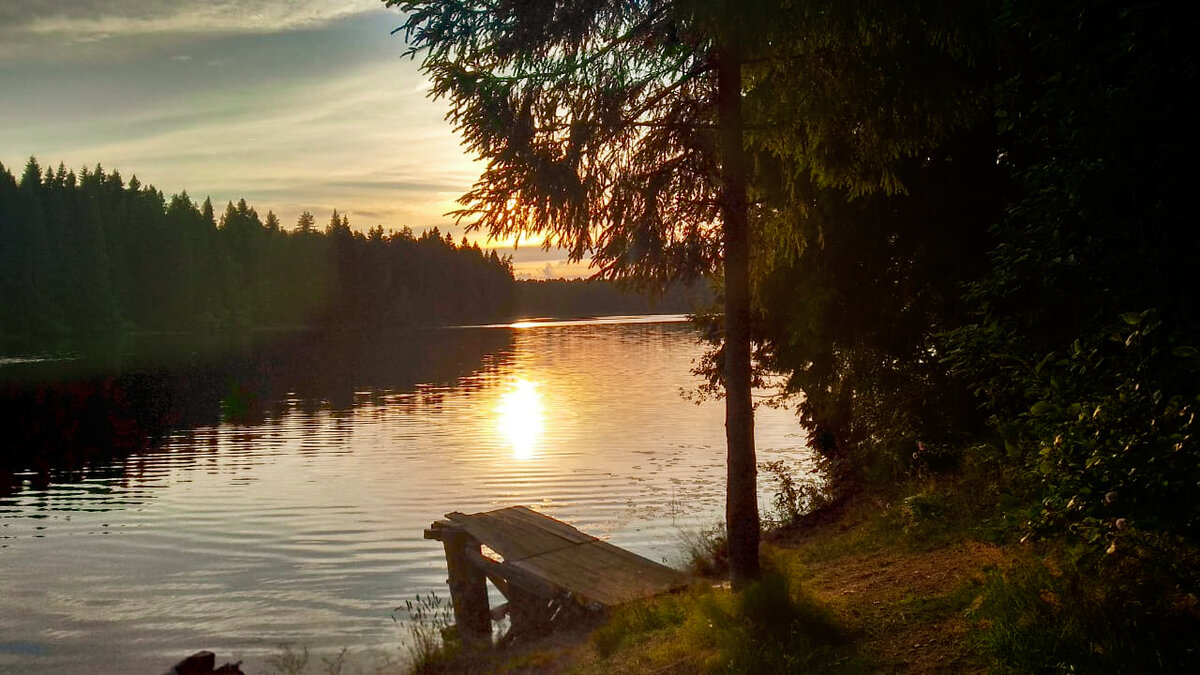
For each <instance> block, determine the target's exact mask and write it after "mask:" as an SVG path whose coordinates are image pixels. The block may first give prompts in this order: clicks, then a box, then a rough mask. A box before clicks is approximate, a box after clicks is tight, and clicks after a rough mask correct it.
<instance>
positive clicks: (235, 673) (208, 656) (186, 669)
mask: <svg viewBox="0 0 1200 675" xmlns="http://www.w3.org/2000/svg"><path fill="white" fill-rule="evenodd" d="M216 665H217V655H216V654H213V653H212V652H196V653H195V654H192V655H191V656H189V657H187V658H186V659H184V660H182V661H180V662H179V663H177V664H175V667H174V668H171V669H170V670H168V671H167V672H166V675H246V674H245V673H243V672H242V667H241V666H242V662H241V661H238V662H237V663H226V664H225V665H223V666H221V667H220V668H216V669H215V670H214V666H216Z"/></svg>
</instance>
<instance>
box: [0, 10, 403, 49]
mask: <svg viewBox="0 0 1200 675" xmlns="http://www.w3.org/2000/svg"><path fill="white" fill-rule="evenodd" d="M382 7H383V4H382V3H381V2H379V0H212V1H211V2H180V1H179V0H78V1H76V2H57V1H56V2H47V1H46V0H5V1H4V2H3V3H0V55H3V56H10V57H15V56H21V55H22V54H26V53H28V50H29V48H31V47H33V48H36V47H43V48H44V47H47V46H52V45H70V44H81V45H95V44H96V43H122V42H123V43H124V44H123V45H122V47H124V48H128V47H129V44H130V43H129V42H128V41H129V40H130V39H133V38H147V37H159V38H162V37H164V36H179V35H190V36H205V35H234V34H247V33H249V34H265V33H282V32H287V31H292V30H299V29H306V28H312V27H314V26H319V25H323V24H327V23H329V22H333V21H337V20H339V19H344V18H346V17H349V16H352V15H356V14H363V13H367V12H373V11H379V10H381V9H382Z"/></svg>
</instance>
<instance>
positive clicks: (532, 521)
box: [491, 506, 596, 544]
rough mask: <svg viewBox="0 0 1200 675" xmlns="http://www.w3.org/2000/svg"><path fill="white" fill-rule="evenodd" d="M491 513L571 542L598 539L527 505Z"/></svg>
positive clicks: (579, 542)
mask: <svg viewBox="0 0 1200 675" xmlns="http://www.w3.org/2000/svg"><path fill="white" fill-rule="evenodd" d="M491 514H493V515H495V516H496V517H497V518H502V519H504V520H507V521H511V522H518V523H524V524H527V525H529V526H531V527H536V528H539V529H542V530H545V531H547V532H550V533H552V534H554V535H556V536H559V537H562V538H563V539H565V540H567V541H569V542H571V543H575V544H582V543H584V542H588V541H596V538H595V537H593V536H592V535H590V534H587V533H585V532H581V531H580V530H578V529H576V528H575V527H573V526H571V525H569V524H567V523H564V522H563V521H561V520H557V519H555V518H551V517H550V516H547V515H546V514H544V513H538V512H537V511H534V510H533V509H531V508H529V507H527V506H513V507H509V508H507V509H500V510H497V511H492V512H491Z"/></svg>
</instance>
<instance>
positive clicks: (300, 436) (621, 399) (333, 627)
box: [0, 317, 808, 673]
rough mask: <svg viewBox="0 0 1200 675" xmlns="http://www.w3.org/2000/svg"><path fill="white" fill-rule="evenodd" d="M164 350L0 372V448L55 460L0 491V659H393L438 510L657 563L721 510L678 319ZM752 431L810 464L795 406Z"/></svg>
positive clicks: (113, 662)
mask: <svg viewBox="0 0 1200 675" xmlns="http://www.w3.org/2000/svg"><path fill="white" fill-rule="evenodd" d="M164 342H172V340H163V339H161V338H156V339H154V340H149V341H148V340H142V341H140V342H139V341H134V342H133V343H126V344H122V345H117V346H115V347H110V348H108V350H107V351H105V352H104V353H103V354H101V355H99V356H97V355H93V354H89V355H78V354H77V355H73V356H72V357H71V358H61V359H39V358H38V357H37V356H30V355H20V356H13V357H10V358H8V359H6V360H4V362H2V363H0V383H3V384H5V385H6V387H7V389H6V393H7V396H8V401H7V407H8V408H9V410H8V411H6V414H7V415H9V419H10V423H11V421H12V419H13V418H14V417H16V418H17V424H18V425H19V426H10V433H15V432H12V431H11V430H12V429H17V428H20V429H22V430H23V431H22V432H21V433H23V434H24V435H23V436H21V437H20V438H19V439H18V443H17V445H19V446H20V447H17V448H16V449H14V448H9V450H8V451H9V452H10V453H13V452H22V451H23V452H30V447H31V446H34V445H37V446H38V447H37V448H34V449H35V450H37V451H38V453H41V452H43V450H42V448H44V452H46V453H49V454H50V455H53V456H54V457H55V458H56V459H55V460H54V462H57V464H53V463H51V462H49V461H48V460H47V461H43V464H44V466H43V465H39V464H36V463H35V464H33V465H32V466H42V470H40V471H29V470H27V469H29V467H28V466H26V467H25V469H26V470H20V471H16V472H15V475H14V476H12V477H10V479H9V481H8V482H9V483H10V485H11V487H10V489H9V490H8V493H7V496H0V671H3V672H5V673H68V672H85V671H86V672H94V673H106V672H111V673H118V672H121V673H125V672H146V673H157V672H162V671H163V670H165V669H166V668H167V667H168V666H170V665H171V664H172V663H174V662H175V661H177V660H178V659H180V658H182V657H183V656H186V655H187V654H189V653H191V652H193V651H196V650H200V649H209V650H212V651H215V652H216V653H217V655H218V663H220V662H222V661H223V660H238V659H244V660H245V664H244V667H245V668H246V669H247V672H263V670H264V668H265V663H266V662H265V659H266V658H267V657H268V656H269V655H270V654H272V653H276V652H277V651H278V648H279V645H280V644H281V643H292V644H294V645H306V646H307V647H308V648H309V650H310V651H311V653H312V655H313V657H312V664H313V665H314V666H319V665H320V657H321V656H329V655H333V654H336V653H337V652H338V651H339V650H340V649H341V648H343V647H346V648H348V649H349V651H350V654H351V656H352V657H353V659H354V660H355V661H356V662H357V663H359V664H372V663H379V662H380V661H382V660H383V659H385V658H391V659H393V660H396V659H400V658H403V654H404V649H403V641H404V639H405V635H406V631H405V630H404V625H403V624H404V622H405V621H407V613H406V612H405V611H404V610H403V609H401V610H400V611H398V612H394V610H395V609H396V608H397V607H401V608H402V607H403V605H404V602H405V600H411V599H413V598H414V596H416V595H417V594H418V593H419V594H422V595H424V594H427V593H429V592H431V591H436V592H437V593H438V594H439V595H440V596H442V597H443V598H448V592H447V591H446V587H445V584H444V581H445V576H446V572H445V561H444V559H443V556H442V551H441V545H440V544H439V543H437V542H432V541H425V540H424V539H423V538H422V530H423V528H425V527H427V526H428V525H429V524H430V523H431V522H432V521H434V520H436V519H438V518H440V517H441V516H442V515H443V514H445V513H447V512H450V511H466V512H472V511H476V510H487V509H493V508H499V507H502V506H508V505H513V504H526V505H529V506H531V507H532V508H534V509H537V510H539V511H542V512H544V513H546V514H548V515H551V516H553V517H555V518H559V519H562V520H565V521H567V522H570V523H572V524H574V525H575V526H577V527H579V528H581V529H583V530H584V531H587V532H589V533H592V534H595V535H597V536H600V537H603V538H606V539H608V540H609V541H611V542H613V543H615V544H617V545H618V546H623V547H626V548H628V549H631V550H633V551H635V552H637V553H640V554H642V555H645V556H647V557H650V558H652V559H655V560H666V561H668V562H671V563H678V562H679V561H680V560H681V553H682V537H683V535H684V533H688V532H695V531H697V530H698V529H700V528H702V527H706V526H711V525H713V524H714V523H716V522H717V521H718V520H720V518H721V514H722V511H723V485H724V455H725V447H724V426H723V406H722V404H721V403H720V402H708V403H704V404H701V405H696V404H695V403H692V402H690V401H688V400H685V399H684V398H682V397H681V395H680V392H681V391H692V390H694V388H695V387H696V385H697V384H698V383H699V380H698V378H696V377H695V376H693V375H692V374H691V372H690V371H691V368H692V367H693V364H694V361H695V360H696V359H697V358H698V357H699V356H700V355H701V353H702V351H703V347H701V346H700V345H698V344H697V343H696V334H695V331H694V330H693V329H692V328H691V327H690V325H688V324H686V323H681V322H679V321H678V317H658V318H655V319H653V320H651V319H648V318H624V319H615V320H605V321H591V322H588V321H579V322H554V323H548V324H540V325H538V324H535V325H528V326H527V325H525V324H517V325H516V327H512V326H508V327H486V328H455V329H440V330H428V331H409V332H399V333H391V334H387V335H369V336H366V335H345V334H344V335H340V336H332V337H331V336H305V337H303V338H297V337H295V336H288V335H278V336H275V337H274V338H272V339H265V338H264V337H263V336H258V337H257V338H256V339H249V338H245V337H242V338H238V339H233V338H229V339H228V340H227V341H226V343H225V344H222V345H218V346H211V345H209V344H208V343H207V342H206V343H205V345H199V344H198V343H193V342H189V341H188V340H187V339H184V338H179V339H178V340H175V341H174V344H164ZM150 343H153V346H154V349H151V348H150ZM156 350H157V351H156ZM97 363H98V364H99V365H96V364H97ZM113 373H120V374H119V375H114V374H113ZM77 382H84V383H85V384H83V385H78V384H70V383H77ZM63 383H67V384H63ZM30 391H33V392H35V393H34V394H32V395H30V394H27V392H30ZM22 396H25V397H26V398H29V396H33V398H32V399H31V401H32V402H30V401H25V400H24V399H21V397H22ZM55 405H59V406H63V407H65V410H64V411H60V412H59V413H57V415H58V417H57V418H55V417H52V416H50V415H52V413H51V412H48V411H47V409H46V408H47V406H55ZM22 406H26V407H25V408H22ZM98 406H99V407H102V408H105V409H104V410H102V411H99V412H98V411H97V410H96V408H97V407H98ZM147 408H152V409H153V414H152V415H150V414H144V412H143V411H144V410H145V409H147ZM112 410H117V411H118V412H116V413H114V412H112ZM122 411H123V412H122ZM48 416H50V417H48ZM46 419H50V420H52V421H53V420H57V421H53V423H50V422H46V421H45V420H46ZM72 425H74V426H72ZM31 427H37V428H39V429H42V428H49V427H53V428H52V429H43V431H45V432H46V433H47V434H50V436H52V438H51V440H49V441H46V440H44V439H42V437H39V436H38V435H36V434H35V433H34V432H33V431H29V429H30V428H31ZM64 427H69V428H70V430H69V431H63V430H62V429H63V428H64ZM55 434H57V435H55ZM146 435H150V436H152V437H153V436H160V437H161V438H160V440H159V441H158V442H157V443H156V444H154V445H153V446H152V447H149V448H146V449H139V450H137V451H135V452H133V454H130V455H128V456H127V457H124V458H120V459H111V458H110V459H104V460H102V459H98V458H96V457H93V456H91V455H89V454H88V453H89V452H91V451H92V446H95V445H97V444H104V443H109V444H114V443H115V444H116V445H120V444H121V443H125V444H132V445H134V446H137V443H138V442H139V441H138V440H137V438H142V437H144V436H146ZM134 437H136V438H134ZM112 438H117V439H118V441H117V442H114V441H112V440H111V439H112ZM131 438H133V439H134V440H130V439H131ZM97 439H99V440H97ZM757 439H758V447H759V458H760V460H762V461H770V460H773V459H786V460H789V461H792V462H794V464H795V465H796V466H797V468H798V470H803V469H804V468H805V467H806V466H807V457H808V453H807V450H806V449H805V448H804V438H803V437H802V435H801V434H800V430H799V428H798V426H797V425H796V423H795V420H794V417H793V415H792V413H790V412H788V411H784V410H776V409H769V408H765V407H763V408H760V410H759V412H758V415H757ZM38 444H42V445H38ZM89 444H90V445H89ZM64 446H71V447H64ZM75 446H78V447H75ZM84 446H87V447H84ZM14 447H15V446H14ZM38 456H39V457H40V456H41V455H40V454H39V455H38ZM81 457H82V458H83V459H81ZM31 461H32V460H31ZM52 464H53V465H52ZM10 466H11V464H10ZM9 471H10V473H13V471H12V470H11V469H10V470H9ZM762 492H763V497H762V500H761V501H762V504H763V506H764V507H765V506H767V503H768V502H769V495H770V486H763V489H762ZM0 494H3V493H0ZM393 616H394V617H395V620H394V619H393ZM84 664H86V666H85V665H84ZM315 670H319V668H315Z"/></svg>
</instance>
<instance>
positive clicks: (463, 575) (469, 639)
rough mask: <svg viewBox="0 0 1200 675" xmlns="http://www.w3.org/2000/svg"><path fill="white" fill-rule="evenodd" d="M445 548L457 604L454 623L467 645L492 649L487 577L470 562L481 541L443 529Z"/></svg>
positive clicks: (451, 599)
mask: <svg viewBox="0 0 1200 675" xmlns="http://www.w3.org/2000/svg"><path fill="white" fill-rule="evenodd" d="M440 534H441V539H442V546H443V547H445V549H446V569H447V571H448V572H449V573H450V578H449V579H447V580H446V583H447V584H448V585H449V586H450V601H451V602H452V603H453V604H454V621H455V623H456V624H457V625H458V635H459V639H461V640H462V643H463V645H464V646H467V647H480V646H490V645H491V643H492V614H491V610H490V609H489V608H488V597H487V577H486V576H484V574H483V571H482V570H480V569H479V568H477V567H476V566H474V565H472V564H471V563H470V562H468V560H467V555H468V551H473V552H474V553H475V554H476V555H478V554H479V542H478V541H476V540H475V539H473V538H472V537H471V536H470V535H468V534H467V533H465V532H462V531H460V530H456V529H443V530H441V533H440Z"/></svg>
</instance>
